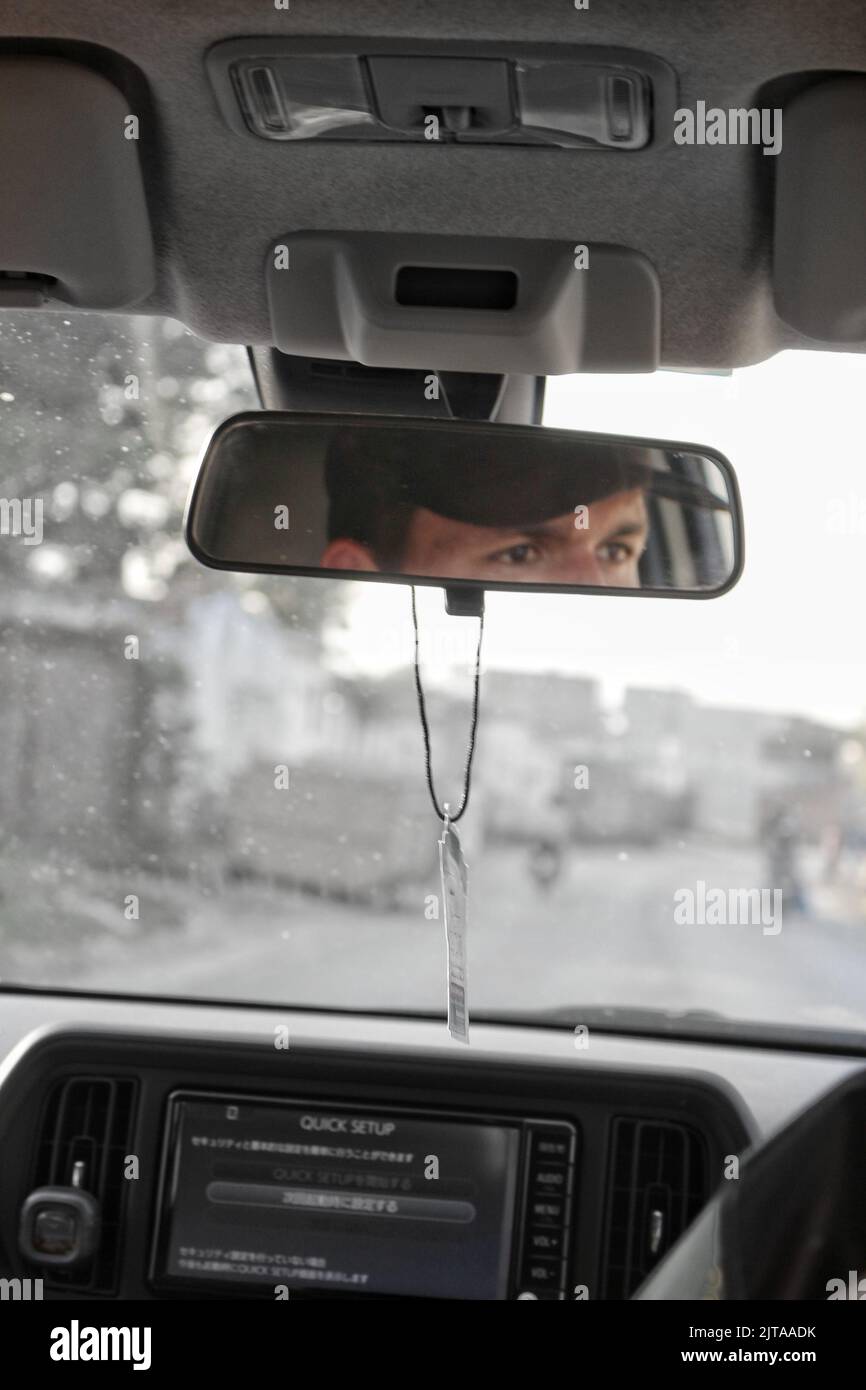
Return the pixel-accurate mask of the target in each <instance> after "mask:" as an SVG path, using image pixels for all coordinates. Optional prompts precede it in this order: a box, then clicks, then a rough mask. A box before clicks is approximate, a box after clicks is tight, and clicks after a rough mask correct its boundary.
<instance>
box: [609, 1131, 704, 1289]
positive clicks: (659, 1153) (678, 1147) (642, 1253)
mask: <svg viewBox="0 0 866 1390" xmlns="http://www.w3.org/2000/svg"><path fill="white" fill-rule="evenodd" d="M709 1195H710V1192H709V1167H708V1161H707V1149H706V1144H705V1141H704V1139H703V1137H702V1136H701V1135H700V1134H699V1133H697V1131H695V1130H692V1129H689V1128H687V1127H686V1126H684V1125H678V1124H673V1123H671V1122H668V1121H663V1120H644V1119H617V1120H615V1121H614V1123H613V1135H612V1147H611V1158H610V1168H609V1171H608V1196H607V1222H606V1230H605V1239H604V1257H603V1265H602V1288H603V1295H602V1296H603V1297H604V1298H606V1299H626V1298H630V1297H631V1295H632V1294H633V1293H634V1291H635V1289H637V1287H638V1285H639V1284H641V1283H642V1282H643V1280H644V1279H645V1278H646V1277H647V1275H648V1274H649V1273H650V1271H651V1270H652V1269H653V1267H654V1266H655V1265H656V1264H658V1262H659V1260H660V1259H661V1258H662V1256H663V1255H664V1254H665V1253H666V1251H667V1250H669V1249H670V1247H671V1245H673V1243H674V1241H675V1240H676V1239H677V1238H678V1237H679V1236H680V1235H681V1234H682V1232H683V1231H684V1230H685V1229H686V1227H687V1226H688V1225H689V1224H690V1223H691V1222H692V1221H693V1220H694V1218H695V1217H696V1216H697V1214H698V1212H699V1211H700V1210H701V1208H702V1207H703V1206H704V1204H705V1203H706V1201H707V1200H708V1198H709Z"/></svg>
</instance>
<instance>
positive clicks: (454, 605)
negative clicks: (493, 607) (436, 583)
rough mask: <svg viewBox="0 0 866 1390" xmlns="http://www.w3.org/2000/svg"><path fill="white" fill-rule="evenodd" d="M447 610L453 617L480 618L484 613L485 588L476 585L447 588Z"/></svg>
mask: <svg viewBox="0 0 866 1390" xmlns="http://www.w3.org/2000/svg"><path fill="white" fill-rule="evenodd" d="M445 612H446V613H448V614H450V616H451V617H452V618H480V617H482V616H483V614H484V590H483V589H480V588H476V587H475V585H471V586H470V587H467V588H464V587H463V585H462V584H461V586H460V588H455V587H454V586H453V585H451V586H449V587H447V588H446V590H445Z"/></svg>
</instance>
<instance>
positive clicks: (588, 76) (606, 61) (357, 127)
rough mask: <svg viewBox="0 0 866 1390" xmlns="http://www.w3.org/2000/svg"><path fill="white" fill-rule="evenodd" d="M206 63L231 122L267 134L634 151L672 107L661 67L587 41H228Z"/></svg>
mask: <svg viewBox="0 0 866 1390" xmlns="http://www.w3.org/2000/svg"><path fill="white" fill-rule="evenodd" d="M207 66H208V72H209V73H210V78H211V82H212V83H213V87H214V92H215V94H216V97H217V100H218V102H219V105H220V110H221V111H222V114H223V116H224V118H225V120H226V122H227V123H228V124H229V125H230V126H231V128H232V129H233V130H236V131H238V132H239V133H241V134H251V135H254V136H256V137H259V138H262V139H265V140H361V141H389V142H395V141H396V142H400V141H420V142H422V143H423V142H427V143H429V144H431V145H435V144H439V143H456V144H488V145H489V144H495V145H514V144H522V145H559V146H566V147H590V148H596V149H611V150H640V149H644V148H646V146H648V145H650V144H653V143H659V142H661V143H664V142H665V141H666V140H667V139H669V138H670V132H671V130H672V119H673V110H674V106H675V104H676V103H675V94H676V79H675V76H674V72H673V69H672V68H670V67H669V66H668V64H667V63H664V62H662V61H661V60H660V59H658V58H655V57H653V56H652V55H650V54H647V53H638V52H635V51H633V50H632V49H627V48H606V47H596V46H591V45H580V46H577V45H572V44H557V45H555V46H553V45H544V44H526V45H520V44H515V43H473V44H468V43H459V42H442V43H431V42H424V41H419V40H416V39H370V38H367V39H347V40H343V39H340V40H332V39H303V38H295V37H291V38H285V39H283V38H273V37H271V38H250V39H231V40H229V41H228V42H226V43H219V44H216V45H215V47H214V48H212V49H211V50H210V52H209V53H208V56H207Z"/></svg>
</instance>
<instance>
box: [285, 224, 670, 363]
mask: <svg viewBox="0 0 866 1390" xmlns="http://www.w3.org/2000/svg"><path fill="white" fill-rule="evenodd" d="M266 280H267V290H268V302H269V308H270V316H271V324H272V328H273V335H274V343H275V345H276V346H277V347H278V348H280V349H281V351H283V352H286V353H292V354H295V355H297V356H302V357H318V358H332V359H338V360H339V359H342V360H344V361H346V360H348V361H355V362H361V363H363V364H364V365H365V366H368V367H408V368H416V369H418V368H421V369H430V370H443V371H455V372H503V373H510V372H514V373H526V374H527V375H543V376H555V375H558V374H561V373H566V372H652V371H654V370H655V369H656V367H657V366H658V361H659V347H660V340H661V290H660V286H659V282H658V277H657V275H656V272H655V270H654V268H653V266H652V265H651V264H650V262H649V261H648V260H647V259H646V258H645V257H644V256H641V255H640V254H638V253H637V252H636V251H632V250H629V249H627V248H626V247H621V246H597V245H584V244H581V243H571V242H569V243H563V242H559V241H535V240H520V239H516V238H501V237H488V238H482V237H479V238H474V237H472V238H470V237H451V236H424V235H420V236H419V235H402V234H392V233H379V232H346V233H342V232H339V233H338V232H304V233H294V234H292V235H290V236H286V237H284V238H282V240H281V241H278V242H277V243H276V244H274V245H273V246H272V247H271V248H270V251H269V253H268V259H267V265H266Z"/></svg>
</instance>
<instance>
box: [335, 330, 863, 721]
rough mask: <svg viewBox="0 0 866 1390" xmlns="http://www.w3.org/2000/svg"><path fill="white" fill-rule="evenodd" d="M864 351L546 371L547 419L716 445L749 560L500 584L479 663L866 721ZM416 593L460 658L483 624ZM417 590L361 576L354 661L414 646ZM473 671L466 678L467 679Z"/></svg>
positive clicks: (353, 665) (439, 668)
mask: <svg viewBox="0 0 866 1390" xmlns="http://www.w3.org/2000/svg"><path fill="white" fill-rule="evenodd" d="M864 422H866V356H860V355H856V354H847V353H846V354H843V353H812V352H787V353H782V354H780V355H779V356H778V357H775V358H773V359H771V360H770V361H769V362H766V363H762V364H760V365H758V366H755V367H749V368H747V369H745V370H743V371H738V372H735V373H734V374H733V376H731V377H712V376H698V375H691V374H686V373H668V372H660V373H656V374H655V375H652V376H572V377H552V378H550V379H549V380H548V383H547V401H546V408H545V416H544V423H545V424H546V425H558V426H562V427H566V428H570V429H585V430H599V431H610V432H616V433H621V434H635V435H641V434H642V435H648V436H655V437H658V438H660V439H665V438H670V439H675V440H681V441H685V442H691V443H698V444H701V443H703V444H709V445H713V446H715V447H716V448H718V449H720V450H721V451H722V453H723V454H726V455H727V457H728V458H729V459H730V461H731V462H732V464H733V465H734V469H735V471H736V473H737V476H738V478H739V481H740V487H741V491H742V501H743V514H744V517H745V534H746V568H745V573H744V575H743V577H742V579H741V580H740V583H739V584H738V585H737V586H736V587H735V588H734V589H733V590H732V591H731V592H730V593H729V594H727V595H726V596H724V597H723V598H719V599H711V600H706V601H697V600H676V599H651V598H628V597H621V596H616V597H602V596H592V595H589V596H585V595H570V596H569V595H563V596H561V597H555V596H551V595H543V594H488V596H487V617H486V623H485V637H484V665H485V667H505V668H508V669H515V670H538V671H545V670H548V671H563V672H572V673H575V674H584V675H591V676H595V677H597V678H599V679H601V680H602V681H603V683H604V693H605V698H606V699H607V700H609V701H611V702H613V703H615V702H616V701H617V700H618V699H619V697H620V695H621V692H622V690H623V688H624V687H625V686H626V685H641V686H656V687H665V688H667V687H676V688H679V689H684V690H688V691H690V692H692V693H693V694H694V695H695V696H697V697H698V698H699V699H701V700H704V701H707V702H712V703H717V704H724V705H739V706H750V707H755V708H761V709H767V710H778V711H785V712H791V713H802V714H807V715H813V716H815V717H817V718H819V719H822V720H825V721H827V722H830V723H839V724H845V725H849V726H850V725H852V724H858V723H860V722H861V721H862V720H863V719H864V718H866V620H864V613H863V607H864V596H866V472H864V470H866V446H864V433H866V430H864ZM419 592H420V599H421V602H420V605H419V608H420V613H421V618H422V633H423V639H422V640H423V641H424V651H425V653H426V660H425V670H426V672H427V674H428V676H429V678H431V679H434V680H435V679H440V680H441V679H444V678H445V677H446V675H447V671H448V669H449V663H451V664H452V665H453V663H454V662H455V661H456V662H459V664H460V667H461V669H462V670H465V669H466V667H467V666H468V663H469V661H470V660H471V658H472V656H473V655H474V645H473V644H474V640H475V633H476V630H477V624H476V623H475V622H473V621H471V620H462V619H455V618H448V617H446V616H445V615H444V612H443V609H442V598H441V594H440V593H439V591H436V590H428V591H426V592H424V591H419ZM410 638H411V621H410V618H409V591H408V589H407V588H405V587H404V586H402V585H394V586H391V585H372V584H370V585H366V584H358V585H357V586H355V592H354V594H353V596H352V601H351V616H350V623H349V626H348V628H347V630H346V633H345V634H343V636H342V637H341V640H340V642H339V648H338V650H339V659H340V664H341V665H343V666H344V667H345V668H347V669H349V670H356V671H357V670H370V671H383V670H386V669H388V668H390V667H392V666H393V665H395V664H396V663H398V662H403V661H406V660H407V659H408V657H409V654H410V646H409V643H410ZM461 686H462V679H461Z"/></svg>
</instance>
